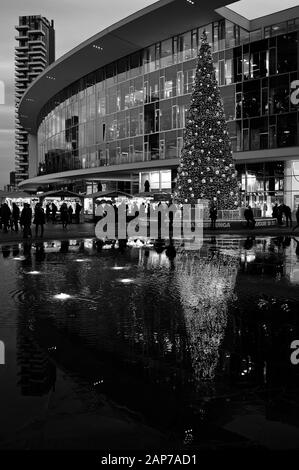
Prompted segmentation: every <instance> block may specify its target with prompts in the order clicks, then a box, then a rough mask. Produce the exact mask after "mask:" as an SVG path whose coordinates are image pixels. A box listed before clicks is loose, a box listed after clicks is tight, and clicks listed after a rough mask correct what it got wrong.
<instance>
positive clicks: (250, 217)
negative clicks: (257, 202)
mask: <svg viewBox="0 0 299 470" xmlns="http://www.w3.org/2000/svg"><path fill="white" fill-rule="evenodd" d="M244 217H245V219H246V221H247V227H250V225H251V227H252V228H254V227H255V220H254V216H253V210H252V209H251V207H250V206H247V208H246V209H245V211H244Z"/></svg>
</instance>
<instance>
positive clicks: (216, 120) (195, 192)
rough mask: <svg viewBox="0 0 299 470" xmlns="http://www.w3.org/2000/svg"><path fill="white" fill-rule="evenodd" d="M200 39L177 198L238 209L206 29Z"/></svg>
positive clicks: (231, 156)
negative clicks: (205, 201) (208, 202)
mask: <svg viewBox="0 0 299 470" xmlns="http://www.w3.org/2000/svg"><path fill="white" fill-rule="evenodd" d="M201 39H202V42H201V47H200V50H199V55H198V63H197V68H196V76H195V83H194V85H193V91H192V97H191V104H190V108H189V110H188V113H187V117H186V128H185V133H184V146H183V150H182V154H181V158H180V165H179V168H178V177H177V184H176V190H175V200H176V201H177V202H179V203H183V204H184V203H188V204H193V203H196V202H197V200H198V199H208V200H209V201H210V202H211V203H213V204H214V205H215V206H216V207H217V208H218V209H237V207H238V205H239V187H238V182H237V173H236V170H235V166H234V162H233V155H232V150H231V142H230V138H229V135H228V131H227V124H226V120H225V114H224V107H223V101H222V98H221V95H220V90H219V86H218V83H217V80H216V76H215V70H214V66H213V60H212V54H211V48H210V45H209V43H208V40H207V35H206V33H205V32H204V33H203V35H202V38H201Z"/></svg>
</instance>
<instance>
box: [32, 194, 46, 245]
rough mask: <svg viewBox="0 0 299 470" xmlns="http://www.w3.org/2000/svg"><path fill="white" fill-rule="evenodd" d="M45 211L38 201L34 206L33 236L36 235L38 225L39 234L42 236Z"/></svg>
mask: <svg viewBox="0 0 299 470" xmlns="http://www.w3.org/2000/svg"><path fill="white" fill-rule="evenodd" d="M45 222H46V220H45V212H44V209H43V208H42V206H41V204H40V203H39V202H38V203H37V204H36V206H35V211H34V219H33V223H34V224H35V236H36V237H37V236H38V227H40V236H41V237H43V236H44V225H45Z"/></svg>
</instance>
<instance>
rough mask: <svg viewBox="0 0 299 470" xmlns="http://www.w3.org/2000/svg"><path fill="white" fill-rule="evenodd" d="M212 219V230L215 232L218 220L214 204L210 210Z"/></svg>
mask: <svg viewBox="0 0 299 470" xmlns="http://www.w3.org/2000/svg"><path fill="white" fill-rule="evenodd" d="M210 219H211V229H213V230H215V228H216V220H217V209H216V207H215V206H214V204H212V205H211V208H210Z"/></svg>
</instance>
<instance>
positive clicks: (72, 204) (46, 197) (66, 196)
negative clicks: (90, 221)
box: [38, 189, 84, 221]
mask: <svg viewBox="0 0 299 470" xmlns="http://www.w3.org/2000/svg"><path fill="white" fill-rule="evenodd" d="M38 197H39V200H40V202H41V203H42V205H43V208H44V209H45V212H46V214H47V213H48V214H53V208H54V210H55V213H56V217H57V220H59V216H60V207H61V205H62V204H63V203H65V204H66V205H67V207H68V209H69V213H71V214H74V215H75V214H76V208H78V206H80V208H81V209H80V211H79V221H83V211H82V207H83V201H84V195H82V194H78V193H74V192H72V191H68V190H66V189H60V190H56V191H47V192H46V193H39V194H38ZM55 208H56V209H55Z"/></svg>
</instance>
